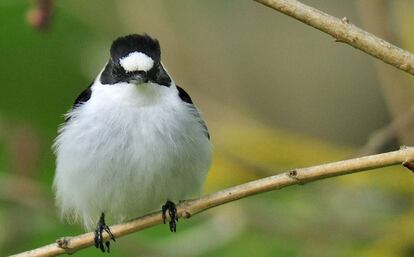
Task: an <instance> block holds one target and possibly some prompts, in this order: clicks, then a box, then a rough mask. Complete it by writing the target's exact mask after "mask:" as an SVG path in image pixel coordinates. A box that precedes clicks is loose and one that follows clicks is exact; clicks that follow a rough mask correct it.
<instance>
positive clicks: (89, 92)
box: [65, 82, 93, 122]
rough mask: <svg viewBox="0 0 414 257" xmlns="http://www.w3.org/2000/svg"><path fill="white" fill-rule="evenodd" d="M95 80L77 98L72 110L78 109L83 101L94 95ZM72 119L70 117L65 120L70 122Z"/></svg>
mask: <svg viewBox="0 0 414 257" xmlns="http://www.w3.org/2000/svg"><path fill="white" fill-rule="evenodd" d="M92 85H93V82H92V83H91V84H90V85H89V87H88V88H87V89H85V90H83V92H82V93H81V94H80V95H79V96H78V97H77V98H76V100H75V102H74V103H73V105H72V110H74V109H76V107H77V106H79V105H81V104H82V103H85V102H87V101H88V100H89V99H90V98H91V95H92V89H91V87H92ZM69 120H70V117H68V118H66V120H65V122H68V121H69Z"/></svg>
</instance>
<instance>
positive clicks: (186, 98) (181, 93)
mask: <svg viewBox="0 0 414 257" xmlns="http://www.w3.org/2000/svg"><path fill="white" fill-rule="evenodd" d="M177 89H178V96H179V97H180V98H181V100H183V102H186V103H188V104H191V105H192V106H193V107H194V110H196V111H197V108H196V107H195V106H194V104H193V101H192V100H191V97H190V95H189V94H187V92H185V91H184V89H182V88H181V87H180V86H178V85H177ZM197 114H198V111H197ZM198 116H200V115H199V114H198ZM200 121H201V125H202V126H203V127H204V128H205V130H206V136H207V138H208V139H209V140H210V133H208V128H207V125H206V123H205V122H204V120H203V119H201V117H200Z"/></svg>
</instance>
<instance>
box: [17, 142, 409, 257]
mask: <svg viewBox="0 0 414 257" xmlns="http://www.w3.org/2000/svg"><path fill="white" fill-rule="evenodd" d="M410 161H414V148H413V147H409V148H404V149H401V150H398V151H394V152H388V153H383V154H378V155H371V156H366V157H361V158H355V159H350V160H345V161H339V162H333V163H328V164H322V165H318V166H313V167H308V168H300V169H295V170H291V171H288V172H284V173H281V174H278V175H274V176H270V177H266V178H262V179H259V180H255V181H251V182H248V183H245V184H241V185H238V186H235V187H231V188H228V189H225V190H222V191H220V192H217V193H213V194H210V195H206V196H203V197H201V198H199V199H196V200H190V201H185V202H183V203H181V204H179V205H178V207H177V210H178V215H179V217H182V218H190V217H191V216H193V215H195V214H197V213H200V212H203V211H205V210H208V209H210V208H213V207H215V206H219V205H222V204H225V203H228V202H232V201H236V200H238V199H241V198H244V197H248V196H251V195H255V194H259V193H263V192H268V191H271V190H276V189H281V188H284V187H287V186H291V185H297V184H304V183H308V182H311V181H315V180H320V179H324V178H329V177H335V176H342V175H346V174H350V173H355V172H359V171H366V170H372V169H376V168H381V167H386V166H391V165H397V164H400V165H401V164H402V163H405V164H406V163H409V162H410ZM161 223H162V217H161V213H160V212H156V213H152V214H149V215H146V216H143V217H141V218H137V219H134V220H131V221H128V222H125V223H122V224H118V225H115V226H112V227H111V230H112V233H113V234H114V235H115V237H117V238H119V237H121V236H125V235H128V234H131V233H133V232H136V231H139V230H143V229H145V228H148V227H152V226H155V225H158V224H161ZM104 239H105V240H108V235H107V234H105V235H104ZM93 244H94V235H93V233H86V234H83V235H79V236H75V237H67V238H62V239H60V240H58V242H57V243H53V244H50V245H46V246H43V247H40V248H37V249H34V250H31V251H27V252H23V253H20V254H17V255H14V256H15V257H16V256H18V257H37V256H39V257H40V256H42V257H47V256H56V255H60V254H63V253H73V252H76V251H77V250H80V249H82V248H86V247H89V246H92V245H93Z"/></svg>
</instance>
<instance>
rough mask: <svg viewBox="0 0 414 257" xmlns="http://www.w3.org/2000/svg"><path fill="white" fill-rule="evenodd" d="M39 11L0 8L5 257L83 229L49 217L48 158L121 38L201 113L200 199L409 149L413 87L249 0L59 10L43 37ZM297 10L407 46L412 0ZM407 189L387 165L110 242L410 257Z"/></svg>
mask: <svg viewBox="0 0 414 257" xmlns="http://www.w3.org/2000/svg"><path fill="white" fill-rule="evenodd" d="M46 2H47V1H41V0H40V1H27V0H1V1H0V35H1V39H0V60H1V61H0V74H1V80H2V81H1V93H0V200H1V201H0V227H1V228H2V229H1V232H0V256H4V255H9V254H13V253H18V252H20V251H24V250H29V249H32V248H35V247H39V246H42V245H44V244H49V243H51V242H53V241H54V240H55V239H57V238H59V237H61V236H69V235H76V234H78V233H82V232H83V231H82V229H81V227H80V226H79V225H76V224H67V223H66V222H65V221H60V220H59V217H58V211H57V209H56V208H55V206H54V199H53V192H52V189H51V183H52V179H53V174H54V155H53V152H52V151H51V149H50V148H51V144H52V142H53V139H54V137H55V136H56V132H57V128H58V126H59V124H60V123H62V122H63V114H64V113H65V112H66V111H67V110H68V109H69V108H70V107H71V105H72V103H73V101H74V99H75V98H76V97H77V96H78V94H79V93H80V92H81V91H82V90H83V89H84V88H86V87H87V86H88V85H89V83H90V82H91V81H92V79H94V77H95V76H96V75H97V74H98V72H99V71H100V70H101V68H102V67H103V65H104V64H105V62H106V60H107V59H108V55H109V46H110V44H111V42H112V40H113V39H114V38H115V37H117V36H121V35H125V34H130V33H142V32H147V33H148V34H150V35H152V36H153V37H156V38H158V39H159V41H160V43H161V48H162V56H163V62H164V64H165V65H166V67H167V68H168V70H169V72H170V73H171V74H172V76H173V77H174V79H175V81H176V83H177V84H179V85H181V86H182V87H183V88H185V89H186V90H187V92H189V93H190V94H191V96H192V98H193V100H194V101H195V102H196V103H197V104H198V106H199V108H200V109H201V112H202V114H203V116H204V118H205V119H206V120H207V123H208V125H209V128H210V134H211V135H212V142H213V144H214V162H213V165H212V169H211V172H210V174H209V177H208V181H207V183H206V187H205V193H209V192H214V191H217V190H220V189H223V188H225V187H229V186H232V185H236V184H239V183H242V182H245V181H249V180H252V179H257V178H260V177H264V176H268V175H271V174H275V173H278V172H282V171H286V170H288V169H290V168H295V167H304V166H309V165H315V164H320V163H324V162H330V161H336V160H341V159H345V158H350V157H352V156H356V155H358V154H361V153H363V154H371V153H377V152H381V151H387V150H393V149H397V148H398V147H399V145H402V144H405V145H414V133H413V128H414V125H413V123H414V122H412V121H413V120H414V118H412V116H413V115H411V113H410V110H411V109H410V108H411V103H412V100H413V96H412V92H413V79H412V78H411V77H409V76H408V75H405V74H403V72H401V71H398V70H396V69H394V68H393V67H389V66H387V65H385V64H383V63H381V62H380V61H378V60H374V59H373V58H372V57H370V56H368V55H366V54H364V53H362V52H360V51H358V50H356V49H354V48H352V47H350V46H348V45H345V44H342V43H338V42H335V41H334V39H333V38H331V37H329V36H327V35H325V34H323V33H321V32H320V31H317V30H315V29H313V28H311V27H308V26H306V25H303V24H301V23H300V22H297V21H296V20H293V19H292V18H290V17H287V16H284V15H282V14H280V13H278V12H275V11H273V10H271V9H269V8H266V7H264V6H262V5H260V4H258V3H255V2H253V1H247V0H237V1H236V0H227V1H219V0H209V1H189V0H177V1H166V0H165V1H161V0H151V1H150V0H146V1H136V0H119V1H115V0H88V1H81V0H70V1H69V0H60V1H55V2H53V3H54V4H53V9H51V14H52V16H51V19H50V20H49V23H50V24H49V26H47V27H44V28H42V29H41V28H39V26H38V25H39V24H38V23H36V22H37V21H38V20H37V18H39V17H40V16H38V15H39V9H37V8H39V7H38V5H39V4H40V5H42V3H43V4H44V3H46ZM304 2H305V3H307V4H310V5H312V6H314V7H316V8H319V9H321V10H323V11H325V12H327V13H329V14H332V15H335V16H337V17H343V16H346V17H348V19H349V20H350V22H351V23H354V24H356V25H357V26H360V27H362V28H365V29H366V30H368V31H371V32H373V33H375V34H376V35H379V36H381V37H383V38H385V39H387V40H389V41H391V42H392V43H394V44H397V45H399V46H401V47H403V48H406V49H408V50H411V51H414V36H413V35H414V34H413V33H412V32H413V30H412V28H413V25H414V16H413V15H412V10H414V2H413V1H405V0H395V1H391V0H390V1H386V0H358V1H340V0H335V1H322V0H318V1H310V0H309V1H304ZM43 10H45V9H43ZM40 14H42V12H40ZM401 117H403V119H404V120H405V119H406V121H405V122H404V124H403V126H398V127H397V128H395V127H392V126H391V127H390V125H389V124H390V123H391V122H392V121H393V120H395V119H397V120H398V119H400V120H401ZM410 121H411V122H410ZM384 128H385V129H384ZM379 129H381V130H380V132H381V133H382V134H381V133H375V131H377V132H378V130H379ZM385 132H388V134H387V133H385ZM384 133H385V134H384ZM381 135H382V137H381ZM384 135H385V136H384ZM373 146H375V147H373ZM413 182H414V177H413V175H412V174H410V172H408V171H407V170H405V169H403V168H401V167H393V168H386V169H382V170H375V171H372V172H368V173H364V174H355V175H351V176H346V177H341V178H334V179H329V180H325V181H319V182H316V183H312V184H309V185H305V186H296V187H290V188H287V189H283V190H281V191H277V192H270V193H266V194H261V195H258V196H254V197H251V198H248V199H244V200H241V201H237V202H234V203H230V204H227V205H225V206H222V207H218V208H215V209H213V210H209V211H208V212H205V213H203V214H200V215H197V216H195V217H193V218H192V219H190V220H185V221H182V222H181V221H180V222H179V224H178V225H179V227H178V232H177V233H176V234H171V233H169V232H168V228H167V227H165V226H157V227H155V228H151V229H147V230H145V231H142V232H139V233H135V234H133V235H129V236H127V237H124V238H122V239H119V240H117V242H116V243H113V244H112V252H111V256H114V257H115V256H159V257H161V256H184V257H185V256H188V257H190V256H191V257H192V256H199V257H207V256H318V257H324V256H384V257H388V256H390V257H391V256H401V257H412V256H414V183H413ZM74 190H76V189H74ZM137 204H139V203H137ZM76 256H102V254H101V253H100V252H98V250H96V249H95V248H88V249H85V250H82V251H79V252H78V253H76Z"/></svg>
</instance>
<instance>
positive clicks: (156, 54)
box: [54, 34, 211, 251]
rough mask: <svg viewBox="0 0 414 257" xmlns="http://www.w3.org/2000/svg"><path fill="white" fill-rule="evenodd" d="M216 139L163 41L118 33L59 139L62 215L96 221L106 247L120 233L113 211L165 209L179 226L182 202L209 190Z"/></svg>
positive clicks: (128, 214) (123, 214) (121, 216)
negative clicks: (172, 69) (170, 64)
mask: <svg viewBox="0 0 414 257" xmlns="http://www.w3.org/2000/svg"><path fill="white" fill-rule="evenodd" d="M209 139H210V136H209V133H208V130H207V127H206V124H205V122H204V121H203V119H202V118H201V116H200V114H199V112H198V111H197V108H196V107H195V106H194V104H193V103H192V101H191V98H190V96H189V95H188V94H187V93H186V92H185V91H184V90H183V89H182V88H181V87H179V86H178V85H176V84H175V83H174V80H173V79H172V78H171V76H170V75H169V74H168V72H167V70H166V69H165V67H164V66H163V64H162V62H161V50H160V45H159V43H158V41H157V40H156V39H153V38H151V37H150V36H148V35H146V34H145V35H137V34H134V35H128V36H125V37H120V38H118V39H116V40H115V41H114V42H113V43H112V46H111V50H110V59H109V61H108V62H107V63H106V65H105V66H104V68H103V69H102V71H101V72H100V73H99V75H98V76H97V77H96V79H95V80H94V81H93V83H92V84H91V85H90V86H89V87H88V88H87V89H86V90H85V91H83V92H82V93H81V94H80V96H79V97H78V98H77V99H76V101H75V104H74V105H73V107H72V109H71V110H70V111H69V112H68V113H67V114H66V121H65V123H64V124H63V125H62V126H61V128H60V130H59V135H58V137H57V138H56V140H55V144H54V150H55V153H56V174H55V178H54V189H55V192H56V201H57V204H58V206H59V207H60V210H61V213H62V216H63V217H66V218H68V219H69V220H71V221H74V222H80V223H82V224H83V225H84V227H85V228H86V229H87V230H92V229H93V228H96V230H95V245H96V247H97V248H100V249H101V250H102V251H105V246H104V242H103V240H102V233H103V231H106V232H108V233H109V234H110V236H111V238H112V239H114V238H113V236H112V234H111V233H110V230H109V227H108V226H107V225H106V223H105V218H106V219H107V221H108V222H121V221H123V220H125V219H128V218H132V217H136V216H139V215H143V214H146V213H148V212H150V211H154V210H157V209H162V210H163V214H164V215H163V217H164V219H165V216H166V215H165V214H166V213H168V214H169V216H170V221H169V225H170V229H171V231H175V230H176V223H175V222H176V220H177V217H176V209H175V204H174V202H177V201H179V200H184V199H186V198H188V197H192V196H194V195H197V194H199V192H200V191H201V188H202V185H203V182H204V180H205V178H206V175H207V171H208V169H209V167H210V163H211V143H210V140H209ZM164 222H165V220H164ZM95 226H96V227H95ZM105 244H106V249H107V250H109V242H106V243H105Z"/></svg>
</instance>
